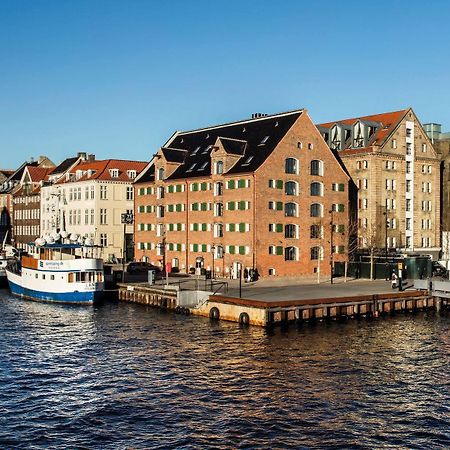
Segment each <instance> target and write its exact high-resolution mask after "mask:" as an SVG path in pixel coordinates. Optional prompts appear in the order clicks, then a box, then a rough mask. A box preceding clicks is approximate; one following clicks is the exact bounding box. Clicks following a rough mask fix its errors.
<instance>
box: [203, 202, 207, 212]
mask: <svg viewBox="0 0 450 450" xmlns="http://www.w3.org/2000/svg"><path fill="white" fill-rule="evenodd" d="M201 210H202V211H207V210H208V203H202V204H201Z"/></svg>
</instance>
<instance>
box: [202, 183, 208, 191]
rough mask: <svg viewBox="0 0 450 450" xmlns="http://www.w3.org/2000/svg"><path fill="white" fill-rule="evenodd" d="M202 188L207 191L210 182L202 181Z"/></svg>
mask: <svg viewBox="0 0 450 450" xmlns="http://www.w3.org/2000/svg"><path fill="white" fill-rule="evenodd" d="M200 189H201V190H202V191H206V190H207V189H208V183H202V184H201V185H200Z"/></svg>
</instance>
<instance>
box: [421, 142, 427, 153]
mask: <svg viewBox="0 0 450 450" xmlns="http://www.w3.org/2000/svg"><path fill="white" fill-rule="evenodd" d="M426 151H427V144H425V143H423V144H422V153H426Z"/></svg>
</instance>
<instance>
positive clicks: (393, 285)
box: [391, 272, 398, 289]
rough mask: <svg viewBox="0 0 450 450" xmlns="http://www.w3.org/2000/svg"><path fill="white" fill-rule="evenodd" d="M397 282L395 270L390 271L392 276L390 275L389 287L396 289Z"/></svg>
mask: <svg viewBox="0 0 450 450" xmlns="http://www.w3.org/2000/svg"><path fill="white" fill-rule="evenodd" d="M397 282H398V277H397V274H396V273H395V272H392V277H391V287H392V289H397Z"/></svg>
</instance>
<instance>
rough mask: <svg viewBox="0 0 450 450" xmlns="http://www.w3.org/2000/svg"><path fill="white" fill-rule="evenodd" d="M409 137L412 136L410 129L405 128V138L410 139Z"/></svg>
mask: <svg viewBox="0 0 450 450" xmlns="http://www.w3.org/2000/svg"><path fill="white" fill-rule="evenodd" d="M411 136H412V130H411V128H406V137H411Z"/></svg>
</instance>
